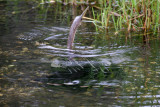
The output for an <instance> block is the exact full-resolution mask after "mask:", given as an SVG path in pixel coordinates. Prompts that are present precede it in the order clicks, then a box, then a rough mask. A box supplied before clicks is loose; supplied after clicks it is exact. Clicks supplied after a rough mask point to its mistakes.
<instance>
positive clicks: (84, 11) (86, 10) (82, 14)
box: [81, 6, 89, 18]
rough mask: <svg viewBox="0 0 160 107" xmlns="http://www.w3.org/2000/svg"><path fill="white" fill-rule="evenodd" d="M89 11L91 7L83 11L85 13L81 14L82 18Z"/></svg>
mask: <svg viewBox="0 0 160 107" xmlns="http://www.w3.org/2000/svg"><path fill="white" fill-rule="evenodd" d="M88 9H89V6H88V7H87V8H86V9H85V10H84V11H83V13H82V14H81V17H82V18H83V17H84V16H85V14H86V12H87V10H88Z"/></svg>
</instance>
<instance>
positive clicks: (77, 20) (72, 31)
mask: <svg viewBox="0 0 160 107" xmlns="http://www.w3.org/2000/svg"><path fill="white" fill-rule="evenodd" d="M88 8H89V6H88V7H87V8H86V9H85V10H84V11H83V13H82V14H81V15H80V16H77V17H76V18H75V19H74V21H73V23H72V25H71V28H70V32H69V36H68V42H67V48H68V49H72V46H73V42H74V38H75V33H76V31H77V28H78V26H79V25H81V22H82V18H83V17H84V16H85V14H86V12H87V10H88Z"/></svg>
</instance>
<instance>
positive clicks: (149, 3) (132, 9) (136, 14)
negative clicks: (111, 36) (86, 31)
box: [92, 0, 160, 33]
mask: <svg viewBox="0 0 160 107" xmlns="http://www.w3.org/2000/svg"><path fill="white" fill-rule="evenodd" d="M99 2H100V4H101V5H100V6H94V7H93V8H92V12H93V18H94V24H95V26H96V27H98V28H106V29H110V28H114V29H115V30H116V32H117V33H118V32H119V31H120V30H122V29H126V28H127V30H128V32H130V31H141V30H143V31H145V32H147V31H149V30H154V32H157V31H159V22H160V20H159V14H160V13H159V9H160V8H159V5H160V2H159V1H158V0H140V1H138V0H127V1H126V0H121V1H119V0H113V1H112V0H100V1H99ZM113 25H114V26H113Z"/></svg>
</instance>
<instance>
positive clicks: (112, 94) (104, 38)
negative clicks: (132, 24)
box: [0, 1, 160, 107]
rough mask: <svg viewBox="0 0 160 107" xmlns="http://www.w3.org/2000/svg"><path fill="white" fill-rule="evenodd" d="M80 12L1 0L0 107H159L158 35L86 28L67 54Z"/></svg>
mask: <svg viewBox="0 0 160 107" xmlns="http://www.w3.org/2000/svg"><path fill="white" fill-rule="evenodd" d="M33 7H34V8H33ZM84 9H85V6H84ZM81 12H82V11H81V6H77V7H73V6H71V5H66V6H64V5H62V4H59V3H55V4H44V5H42V4H38V3H37V4H36V3H33V2H27V1H21V2H20V1H17V2H16V1H0V106H2V107H3V106H5V107H7V106H9V107H32V106H33V107H35V106H36V107H83V106H84V107H107V106H111V107H112V106H124V107H126V106H160V91H159V89H160V79H159V78H160V63H159V56H160V53H159V52H160V48H159V47H160V45H159V44H160V40H159V34H157V35H154V36H153V34H152V33H150V34H147V35H144V34H143V33H134V32H133V33H131V34H129V33H127V32H125V31H124V32H120V33H119V34H118V35H114V31H109V32H108V33H106V32H105V31H103V32H97V31H96V30H95V26H94V25H93V24H92V23H91V22H83V23H82V25H81V26H80V28H79V29H78V31H77V34H76V39H75V42H74V49H73V50H72V51H69V50H68V49H66V47H67V46H66V44H67V36H68V32H69V27H70V25H71V21H72V20H73V18H74V17H75V16H77V15H79V14H81ZM87 16H88V17H92V15H91V10H89V11H88V15H87ZM70 56H72V61H70V60H68V58H69V57H70ZM87 64H88V65H89V66H88V65H87ZM94 64H95V65H94ZM81 66H82V67H81Z"/></svg>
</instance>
